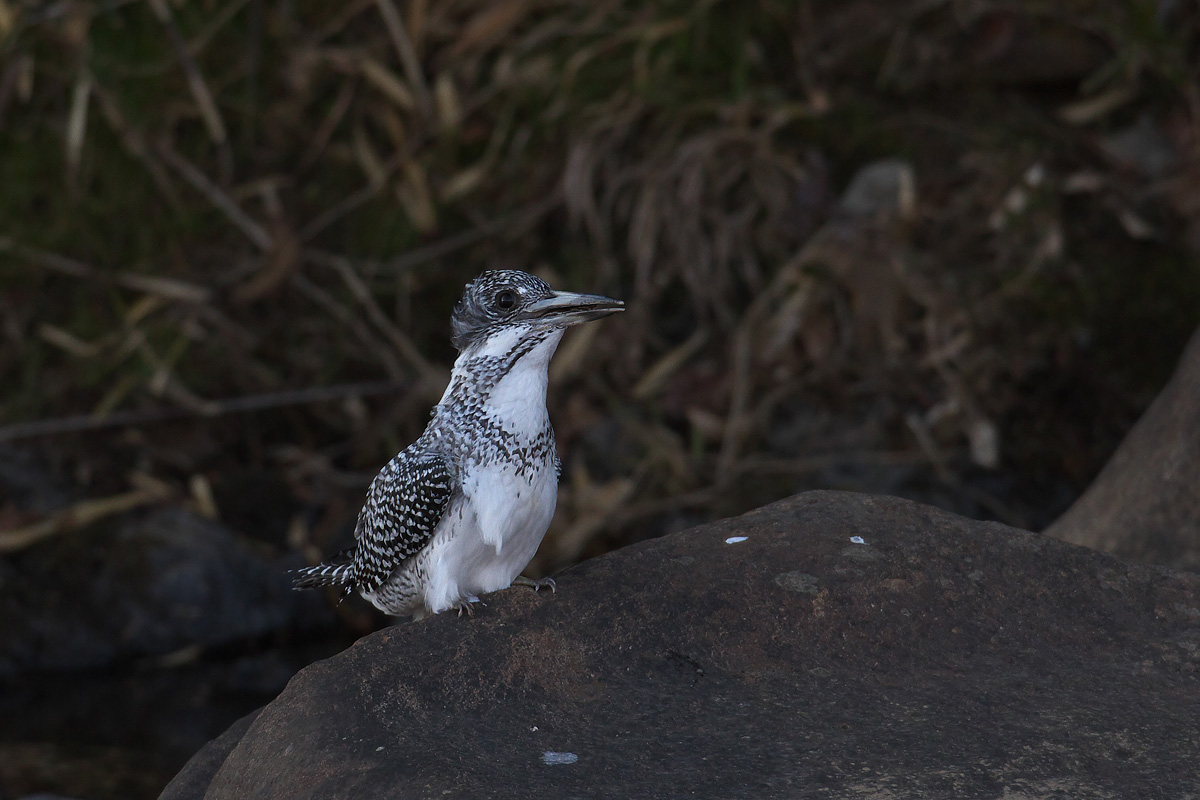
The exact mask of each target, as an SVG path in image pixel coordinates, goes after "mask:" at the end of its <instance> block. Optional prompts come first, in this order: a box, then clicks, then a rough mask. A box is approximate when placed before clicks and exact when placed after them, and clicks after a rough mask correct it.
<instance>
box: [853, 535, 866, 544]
mask: <svg viewBox="0 0 1200 800" xmlns="http://www.w3.org/2000/svg"><path fill="white" fill-rule="evenodd" d="M850 541H852V542H854V543H855V544H866V543H867V542H866V540H865V539H863V537H861V536H851V537H850Z"/></svg>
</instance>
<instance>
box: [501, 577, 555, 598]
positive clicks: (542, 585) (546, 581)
mask: <svg viewBox="0 0 1200 800" xmlns="http://www.w3.org/2000/svg"><path fill="white" fill-rule="evenodd" d="M512 585H513V586H528V587H529V588H530V589H533V590H534V591H535V592H536V591H537V590H538V589H546V588H549V589H550V594H555V593H557V592H558V584H556V583H555V582H554V578H538V579H537V580H536V581H535V580H534V579H533V578H526V577H525V576H524V575H518V576H517V577H516V578H515V579H514V580H513V582H512Z"/></svg>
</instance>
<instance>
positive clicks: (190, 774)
mask: <svg viewBox="0 0 1200 800" xmlns="http://www.w3.org/2000/svg"><path fill="white" fill-rule="evenodd" d="M259 713H260V712H259V711H255V712H253V713H250V714H247V715H246V716H244V717H242V718H241V719H239V720H238V721H237V722H235V723H233V724H232V725H230V726H229V730H227V731H225V732H224V733H222V734H221V735H220V736H218V737H217V738H216V739H213V740H212V741H211V742H209V743H208V744H206V745H205V746H204V748H203V749H202V750H200V752H198V753H196V755H195V756H193V757H192V759H191V760H190V761H188V763H187V765H186V766H184V768H183V769H182V770H180V771H179V774H178V775H176V776H175V777H174V778H173V779H172V780H171V782H170V783H168V784H167V787H166V788H165V789H163V791H162V794H161V795H160V796H159V800H173V799H174V798H185V797H196V798H200V797H204V791H205V790H206V789H207V788H208V784H209V782H210V781H211V780H212V776H213V774H214V773H215V772H216V771H217V770H218V769H220V767H221V763H222V762H224V761H225V759H226V758H228V757H229V754H230V752H232V751H233V748H234V747H236V746H237V743H238V742H239V741H241V739H242V737H243V736H244V735H245V734H246V731H247V730H248V729H249V728H250V725H251V724H252V723H253V722H254V720H256V719H258V715H259Z"/></svg>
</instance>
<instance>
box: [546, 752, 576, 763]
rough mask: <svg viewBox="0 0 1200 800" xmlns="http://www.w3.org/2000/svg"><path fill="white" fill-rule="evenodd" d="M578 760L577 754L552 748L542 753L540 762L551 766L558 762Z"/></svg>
mask: <svg viewBox="0 0 1200 800" xmlns="http://www.w3.org/2000/svg"><path fill="white" fill-rule="evenodd" d="M578 760H579V756H577V755H575V754H574V753H556V752H555V751H553V750H547V751H546V752H544V753H542V763H543V764H546V765H548V766H552V767H553V766H557V765H559V764H574V763H575V762H576V761H578Z"/></svg>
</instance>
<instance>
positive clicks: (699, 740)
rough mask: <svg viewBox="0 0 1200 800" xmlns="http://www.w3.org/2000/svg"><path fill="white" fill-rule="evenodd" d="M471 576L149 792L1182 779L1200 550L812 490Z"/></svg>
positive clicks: (300, 682) (976, 785) (740, 792)
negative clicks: (1189, 563) (679, 529)
mask: <svg viewBox="0 0 1200 800" xmlns="http://www.w3.org/2000/svg"><path fill="white" fill-rule="evenodd" d="M739 537H745V539H744V540H741V541H739V540H738V538H739ZM852 537H860V538H861V540H862V543H858V542H857V541H856V540H854V539H853V538H852ZM485 600H486V602H487V606H486V607H484V608H479V609H478V610H477V611H476V613H475V616H474V617H473V618H458V617H456V616H454V615H452V614H441V615H438V616H435V617H432V618H429V619H427V620H424V621H422V622H419V623H410V624H401V625H398V626H395V627H393V628H390V629H387V630H384V631H380V632H377V633H375V634H372V635H370V636H368V637H365V638H364V639H361V640H360V641H359V642H358V643H356V644H355V645H354V646H353V647H351V648H349V649H348V650H346V651H345V652H343V653H341V654H339V655H337V656H335V657H333V658H330V659H327V660H325V661H321V662H318V663H316V664H314V665H312V666H310V667H308V668H307V669H305V670H303V671H302V672H300V673H299V674H298V675H297V676H296V677H295V678H294V679H293V680H292V681H291V683H290V684H289V685H288V688H287V689H286V690H284V692H283V693H282V694H281V695H280V696H279V698H277V699H276V700H275V701H274V702H273V703H271V704H270V705H268V706H267V707H266V708H265V709H264V710H263V711H262V713H261V714H260V715H259V716H258V717H257V718H256V719H255V720H254V721H253V723H251V724H250V725H249V727H248V728H247V729H246V731H245V733H244V734H242V735H241V736H240V740H239V741H238V742H237V744H236V745H235V746H232V748H230V741H229V738H226V739H225V740H224V741H221V742H220V743H218V744H214V745H210V747H209V748H208V749H207V750H205V751H202V752H201V754H200V755H199V756H197V758H196V760H195V761H194V762H193V767H194V769H191V771H190V772H189V774H188V780H187V781H186V787H184V788H179V789H178V790H175V789H174V788H173V790H172V792H170V793H168V794H167V795H165V797H169V798H170V799H171V800H193V799H195V800H198V798H200V797H202V796H203V797H205V798H207V800H222V799H223V798H238V799H239V800H241V799H242V798H283V797H287V798H343V797H344V798H359V797H371V798H409V797H412V798H417V797H420V798H425V797H520V798H528V797H551V796H552V797H639V798H641V797H647V798H649V797H683V796H689V797H721V798H738V797H746V798H751V797H752V798H763V797H789V798H804V797H848V796H862V797H868V796H870V797H883V796H905V797H922V798H942V797H946V798H951V797H952V798H988V799H989V800H991V799H992V798H996V797H1000V796H1014V797H1015V796H1020V797H1025V798H1039V797H1055V798H1076V797H1079V798H1083V797H1088V798H1093V797H1182V796H1185V795H1188V794H1194V793H1196V792H1200V774H1198V773H1197V770H1196V764H1197V763H1200V722H1198V720H1200V576H1195V575H1189V574H1184V573H1175V572H1171V571H1168V570H1164V569H1161V568H1156V567H1147V566H1140V565H1131V564H1128V563H1125V562H1122V561H1120V560H1118V559H1116V558H1113V557H1111V556H1107V555H1104V554H1100V553H1096V552H1094V551H1091V550H1087V549H1084V548H1079V547H1075V546H1072V545H1069V544H1065V543H1063V542H1060V541H1056V540H1054V539H1050V538H1047V537H1043V536H1040V535H1037V534H1033V533H1028V532H1025V531H1020V530H1015V529H1012V528H1008V527H1005V526H1002V525H999V524H996V523H981V522H973V521H970V520H966V519H963V518H960V517H955V516H953V515H951V514H948V513H945V512H942V511H938V510H936V509H932V508H928V507H924V506H920V505H917V504H914V503H910V502H907V501H903V500H898V499H895V498H884V497H880V498H873V497H868V496H863V495H853V494H840V493H834V492H813V493H808V494H804V495H800V496H798V497H795V498H792V499H789V500H786V501H783V502H780V503H776V504H774V505H771V506H768V507H766V508H763V509H760V510H758V511H755V512H752V513H750V514H746V515H744V516H742V517H739V518H736V519H732V520H726V521H724V522H719V523H715V524H712V525H706V526H703V527H700V528H695V529H693V530H691V531H686V532H684V533H680V534H676V535H673V536H668V537H665V538H662V539H657V540H654V541H650V542H645V543H642V544H639V545H635V546H632V547H628V548H626V549H624V550H621V551H618V552H616V553H613V554H610V555H608V556H604V557H602V558H597V559H593V560H591V561H588V562H585V563H583V564H582V565H580V566H578V567H576V568H574V569H572V570H570V571H568V572H566V573H564V574H562V575H560V576H559V577H558V592H557V594H554V595H548V594H546V593H542V594H540V595H539V594H534V593H533V592H531V591H529V590H528V589H521V588H518V589H510V590H507V591H504V592H499V593H496V594H493V595H490V596H488V597H487V598H485ZM234 736H237V732H231V734H230V737H234ZM226 752H227V753H228V755H225V753H226ZM218 761H219V762H220V765H219V766H217V762H218ZM202 772H204V773H207V776H208V777H207V779H206V778H205V776H202V775H201V774H200V773H202Z"/></svg>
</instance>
